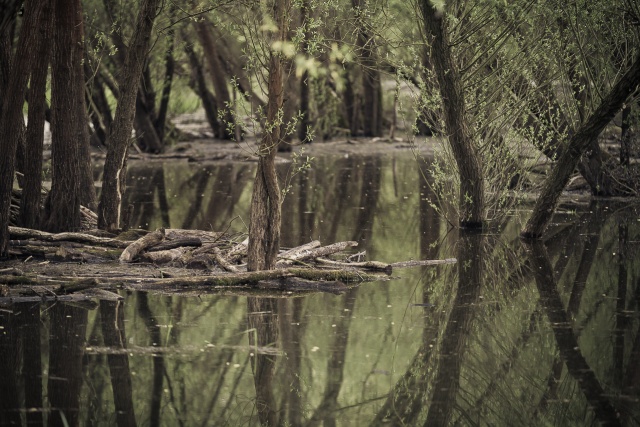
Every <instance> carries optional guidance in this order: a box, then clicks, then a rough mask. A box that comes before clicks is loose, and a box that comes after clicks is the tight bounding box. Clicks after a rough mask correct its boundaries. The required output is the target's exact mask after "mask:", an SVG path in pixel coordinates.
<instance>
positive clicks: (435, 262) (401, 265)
mask: <svg viewBox="0 0 640 427" xmlns="http://www.w3.org/2000/svg"><path fill="white" fill-rule="evenodd" d="M456 262H458V260H457V259H456V258H445V259H425V260H411V261H400V262H394V263H391V264H389V265H390V266H391V267H392V268H407V267H421V266H430V265H443V264H455V263H456Z"/></svg>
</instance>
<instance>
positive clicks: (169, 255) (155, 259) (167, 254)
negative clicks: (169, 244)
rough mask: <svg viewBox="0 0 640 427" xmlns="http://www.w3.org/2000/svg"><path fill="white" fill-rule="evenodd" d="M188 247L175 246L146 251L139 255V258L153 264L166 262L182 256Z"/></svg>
mask: <svg viewBox="0 0 640 427" xmlns="http://www.w3.org/2000/svg"><path fill="white" fill-rule="evenodd" d="M188 250H189V248H175V249H168V250H165V251H156V252H146V253H144V254H142V255H140V259H141V260H142V261H145V262H151V263H153V264H168V263H170V262H173V261H175V260H177V259H180V258H181V257H183V256H184V254H185V253H187V251H188Z"/></svg>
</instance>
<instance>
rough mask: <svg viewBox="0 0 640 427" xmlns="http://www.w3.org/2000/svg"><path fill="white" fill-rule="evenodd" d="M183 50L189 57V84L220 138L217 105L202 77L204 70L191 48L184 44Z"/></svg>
mask: <svg viewBox="0 0 640 427" xmlns="http://www.w3.org/2000/svg"><path fill="white" fill-rule="evenodd" d="M184 51H185V52H186V53H187V57H188V58H189V64H190V65H191V73H192V79H193V82H191V83H190V84H189V85H190V86H191V88H192V89H193V90H194V92H196V93H197V94H198V96H199V97H200V101H201V102H202V108H204V113H205V116H206V117H207V122H208V123H209V126H210V127H211V130H212V131H213V135H214V136H215V137H217V138H220V134H221V132H222V129H221V128H220V122H219V121H218V107H217V106H216V98H215V96H214V95H213V94H212V93H211V91H209V89H208V88H207V81H206V80H205V78H204V71H203V69H202V64H201V63H200V61H199V60H198V56H197V55H196V53H195V52H194V51H193V48H192V47H191V46H190V45H188V44H186V43H185V45H184Z"/></svg>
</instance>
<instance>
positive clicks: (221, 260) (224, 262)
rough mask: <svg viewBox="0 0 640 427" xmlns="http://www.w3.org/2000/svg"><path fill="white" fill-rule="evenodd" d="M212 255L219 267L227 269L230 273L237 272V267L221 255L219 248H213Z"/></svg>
mask: <svg viewBox="0 0 640 427" xmlns="http://www.w3.org/2000/svg"><path fill="white" fill-rule="evenodd" d="M213 257H214V259H215V261H216V263H217V264H218V265H219V266H220V267H222V268H223V269H224V270H225V271H229V272H231V273H237V272H238V269H237V268H236V267H235V266H234V265H233V264H231V263H230V262H229V261H227V260H226V259H225V258H224V257H223V256H222V253H221V252H220V249H219V248H213Z"/></svg>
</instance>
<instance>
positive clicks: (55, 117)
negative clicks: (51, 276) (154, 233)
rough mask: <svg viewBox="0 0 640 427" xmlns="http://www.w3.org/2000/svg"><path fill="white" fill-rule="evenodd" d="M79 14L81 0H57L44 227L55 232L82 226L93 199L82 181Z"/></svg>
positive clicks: (85, 138)
mask: <svg viewBox="0 0 640 427" xmlns="http://www.w3.org/2000/svg"><path fill="white" fill-rule="evenodd" d="M81 20H82V6H81V3H80V1H79V0H78V1H75V0H74V1H63V0H56V2H55V9H54V49H53V59H52V66H51V81H52V84H51V166H52V167H51V191H50V192H49V195H48V197H47V202H46V204H45V217H44V221H43V227H44V228H45V229H46V230H48V231H53V232H58V231H75V230H77V229H78V228H80V204H81V203H82V202H83V201H84V202H85V203H86V202H87V201H90V200H91V195H90V190H89V189H88V183H87V182H86V181H87V179H89V178H90V177H88V176H87V172H88V171H90V163H89V164H87V162H90V160H89V152H88V144H89V135H88V133H87V128H86V117H85V109H84V74H83V72H82V61H83V48H82V43H83V41H82V37H83V30H82V24H81ZM90 179H91V180H90V183H91V184H93V179H92V178H90ZM94 191H95V190H94ZM94 198H95V193H94ZM94 200H95V199H94Z"/></svg>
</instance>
